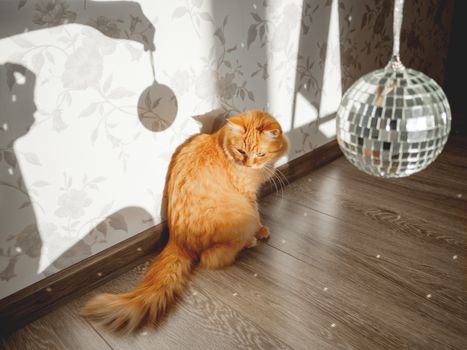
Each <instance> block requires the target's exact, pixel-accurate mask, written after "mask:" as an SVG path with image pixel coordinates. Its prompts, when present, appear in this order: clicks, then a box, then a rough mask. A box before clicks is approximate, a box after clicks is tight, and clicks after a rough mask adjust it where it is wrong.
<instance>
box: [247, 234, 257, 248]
mask: <svg viewBox="0 0 467 350" xmlns="http://www.w3.org/2000/svg"><path fill="white" fill-rule="evenodd" d="M256 243H258V241H257V240H256V237H253V238H251V239H250V240H249V241H248V242H247V243H246V244H245V248H253V247H254V246H256Z"/></svg>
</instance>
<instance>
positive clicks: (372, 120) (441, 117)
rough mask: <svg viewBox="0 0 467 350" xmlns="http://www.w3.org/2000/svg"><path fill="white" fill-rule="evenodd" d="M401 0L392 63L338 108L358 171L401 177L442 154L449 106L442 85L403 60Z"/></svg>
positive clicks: (341, 138) (340, 133)
mask: <svg viewBox="0 0 467 350" xmlns="http://www.w3.org/2000/svg"><path fill="white" fill-rule="evenodd" d="M402 6H403V0H396V1H395V9H394V49H393V56H392V59H391V61H390V62H389V64H388V65H387V67H386V68H384V69H379V70H376V71H373V72H371V73H369V74H367V75H365V76H363V77H362V78H360V79H359V80H358V81H357V82H355V83H354V84H353V85H352V86H351V87H350V89H349V90H348V91H347V92H346V93H345V94H344V97H343V99H342V102H341V105H340V107H339V109H338V111H337V123H336V124H337V132H336V133H337V141H338V143H339V146H340V148H341V150H342V152H343V153H344V155H345V157H346V158H347V159H348V160H349V161H350V162H351V163H352V164H354V165H355V166H356V167H357V168H359V169H360V170H362V171H364V172H366V173H368V174H370V175H375V176H381V177H403V176H408V175H411V174H413V173H416V172H418V171H420V170H422V169H424V168H426V167H427V166H428V165H429V164H430V163H431V162H433V161H434V160H435V158H436V157H437V156H438V155H439V154H440V153H441V151H442V149H443V147H444V145H445V143H446V141H447V138H448V135H449V131H450V129H451V111H450V108H449V103H448V101H447V98H446V95H445V94H444V92H443V90H442V89H441V87H440V86H439V85H438V84H437V83H436V82H435V81H434V80H433V79H431V78H429V77H428V76H426V75H425V74H423V73H421V72H419V71H416V70H413V69H409V68H405V67H404V66H403V65H402V63H401V62H400V59H399V36H400V26H401V23H402Z"/></svg>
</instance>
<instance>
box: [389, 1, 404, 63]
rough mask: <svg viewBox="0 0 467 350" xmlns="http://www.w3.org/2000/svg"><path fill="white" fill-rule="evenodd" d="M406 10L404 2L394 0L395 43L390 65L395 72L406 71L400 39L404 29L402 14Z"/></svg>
mask: <svg viewBox="0 0 467 350" xmlns="http://www.w3.org/2000/svg"><path fill="white" fill-rule="evenodd" d="M403 9H404V0H394V21H393V35H394V39H393V40H394V41H393V46H392V57H391V60H390V61H389V65H388V66H390V67H391V68H392V69H394V70H401V69H404V65H403V64H402V62H401V59H400V37H401V27H402V12H403Z"/></svg>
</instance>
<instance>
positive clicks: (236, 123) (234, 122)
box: [227, 116, 245, 133]
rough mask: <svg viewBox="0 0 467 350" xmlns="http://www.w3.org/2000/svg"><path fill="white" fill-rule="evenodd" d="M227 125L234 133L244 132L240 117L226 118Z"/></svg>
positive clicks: (242, 121)
mask: <svg viewBox="0 0 467 350" xmlns="http://www.w3.org/2000/svg"><path fill="white" fill-rule="evenodd" d="M227 125H228V126H229V127H230V129H231V130H232V131H234V132H236V133H243V132H245V122H244V120H243V118H242V117H239V116H235V117H230V118H227Z"/></svg>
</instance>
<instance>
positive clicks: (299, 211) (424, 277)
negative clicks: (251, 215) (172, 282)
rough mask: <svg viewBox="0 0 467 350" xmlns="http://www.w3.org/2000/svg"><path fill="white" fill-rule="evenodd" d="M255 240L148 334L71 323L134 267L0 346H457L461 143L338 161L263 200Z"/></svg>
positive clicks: (466, 244) (462, 237) (462, 248)
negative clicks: (260, 236) (412, 155)
mask: <svg viewBox="0 0 467 350" xmlns="http://www.w3.org/2000/svg"><path fill="white" fill-rule="evenodd" d="M261 211H262V214H263V217H264V222H265V224H267V225H268V226H269V227H270V229H271V237H270V239H269V241H268V242H267V243H261V244H259V246H257V247H255V248H254V249H251V250H248V251H246V252H244V253H243V254H242V255H241V256H240V257H239V259H238V262H237V263H236V264H235V265H234V266H232V267H230V268H228V269H225V270H222V271H206V270H199V269H198V270H196V272H195V273H194V275H193V278H192V281H191V283H190V286H189V288H188V290H187V293H186V295H185V296H184V298H183V299H182V301H181V302H179V303H178V305H177V306H176V307H175V308H173V309H172V312H170V314H169V315H168V317H166V318H165V319H164V320H163V322H162V323H161V324H160V325H159V327H158V329H157V330H147V331H144V332H141V333H140V334H138V335H136V336H133V337H127V338H118V337H115V336H113V335H110V334H108V333H105V332H103V331H100V330H98V329H95V328H94V327H93V326H92V325H91V324H89V323H88V322H86V321H85V320H83V319H81V318H80V317H79V316H78V309H79V307H80V305H82V304H83V302H84V301H85V300H87V299H88V298H89V297H90V296H91V295H92V294H95V293H97V292H103V291H107V292H123V291H126V290H128V289H130V288H131V287H132V286H134V285H135V284H136V283H137V281H138V280H139V279H140V278H141V275H142V273H143V271H144V268H145V265H141V266H138V267H137V268H135V269H134V270H132V271H130V272H128V273H126V274H125V275H123V276H121V277H119V278H117V279H115V280H113V281H111V282H109V283H107V284H106V285H104V286H102V287H101V288H99V289H98V290H95V291H93V292H92V293H89V294H87V295H85V296H83V297H81V298H79V299H78V300H75V301H73V302H70V303H69V304H67V305H65V306H63V307H61V308H60V309H57V310H56V311H54V312H52V313H50V314H49V315H47V316H45V317H43V318H41V319H39V320H37V321H35V322H33V323H32V324H30V325H28V326H27V327H25V328H23V329H21V330H19V331H17V332H16V333H14V334H12V335H10V336H9V337H7V338H4V339H3V340H2V345H3V347H4V348H6V349H73V350H76V349H86V350H89V349H103V350H105V349H124V350H126V349H128V350H140V349H141V350H146V349H291V348H293V349H466V348H467V264H466V261H467V260H466V259H467V254H466V253H467V249H466V248H467V139H460V138H458V139H457V140H456V138H455V137H451V142H450V144H449V145H448V146H447V148H446V149H445V151H444V153H443V154H442V155H441V156H440V158H439V159H438V160H437V161H436V162H435V163H434V164H433V165H432V166H431V167H430V168H429V169H428V170H426V171H424V172H422V173H421V174H418V175H415V176H413V177H410V178H406V179H401V180H391V181H388V180H381V179H377V178H373V177H370V176H367V175H365V174H363V173H361V172H359V171H357V170H356V169H354V168H353V167H352V166H351V165H350V164H349V163H348V162H347V161H346V160H345V159H343V158H340V159H338V160H336V161H334V162H333V163H331V164H330V165H327V166H325V167H323V168H321V169H319V170H317V171H315V172H313V173H312V174H310V175H309V176H306V177H304V178H302V179H300V180H298V181H296V182H294V183H292V184H290V185H289V186H287V188H286V189H285V190H284V191H283V193H279V194H274V195H270V196H268V197H266V198H265V199H264V200H262V203H261Z"/></svg>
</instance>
